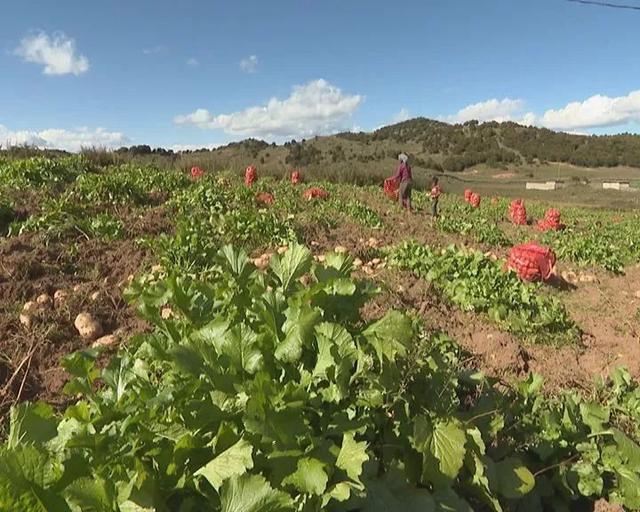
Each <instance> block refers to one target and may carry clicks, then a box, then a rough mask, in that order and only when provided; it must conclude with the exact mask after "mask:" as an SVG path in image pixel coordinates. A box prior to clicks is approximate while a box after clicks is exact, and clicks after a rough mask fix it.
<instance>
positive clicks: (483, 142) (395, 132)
mask: <svg viewBox="0 0 640 512" xmlns="http://www.w3.org/2000/svg"><path fill="white" fill-rule="evenodd" d="M283 150H286V151H284V152H285V153H286V154H285V155H284V158H282V153H283ZM204 151H206V152H211V153H214V154H219V155H221V156H225V157H227V158H233V156H234V155H236V154H242V156H246V154H247V153H249V154H250V155H251V156H253V157H254V158H258V159H262V162H261V163H262V164H263V165H264V164H267V163H270V159H271V157H272V156H274V155H278V156H279V157H280V160H281V163H284V164H289V165H292V166H313V165H319V164H323V165H327V164H328V165H336V164H341V163H346V162H360V163H370V162H379V161H383V160H385V159H387V158H394V159H395V156H396V155H397V153H398V152H400V151H405V152H408V153H409V154H410V156H412V157H413V161H414V164H415V165H417V166H419V167H425V168H430V169H434V170H442V171H448V172H459V171H462V170H464V169H467V168H469V167H472V166H474V165H478V164H487V165H489V166H491V167H500V166H504V165H505V164H511V165H525V164H535V163H541V164H544V163H546V162H563V163H568V164H572V165H576V166H580V167H615V166H628V167H636V168H640V135H632V134H622V135H605V136H598V135H577V134H568V133H562V132H555V131H552V130H548V129H545V128H536V127H532V126H521V125H518V124H516V123H511V122H507V123H497V122H490V123H482V124H480V123H478V122H477V121H469V122H467V123H464V124H455V125H451V124H447V123H443V122H440V121H434V120H430V119H425V118H416V119H412V120H409V121H404V122H402V123H398V124H394V125H390V126H386V127H383V128H380V129H378V130H376V131H374V132H370V133H365V132H360V133H351V132H346V133H340V134H337V135H333V136H328V137H315V138H314V139H312V140H302V141H291V142H288V143H285V144H284V145H283V146H276V145H273V144H271V145H270V144H268V143H266V142H264V141H257V140H254V139H250V140H247V141H243V142H240V143H233V144H230V145H228V146H225V147H222V148H218V149H215V150H211V151H209V150H204ZM198 152H201V151H198Z"/></svg>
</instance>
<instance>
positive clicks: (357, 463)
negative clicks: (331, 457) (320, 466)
mask: <svg viewBox="0 0 640 512" xmlns="http://www.w3.org/2000/svg"><path fill="white" fill-rule="evenodd" d="M367 460H369V455H368V454H367V443H365V442H364V441H362V442H357V441H356V440H355V438H354V434H353V433H352V432H347V433H346V434H344V435H343V436H342V446H341V447H340V453H339V454H338V459H337V460H336V466H337V467H339V468H340V469H342V470H344V471H345V472H346V473H347V476H348V477H349V478H351V479H352V480H354V481H356V482H359V481H360V475H361V474H362V465H363V464H364V463H365V462H366V461H367Z"/></svg>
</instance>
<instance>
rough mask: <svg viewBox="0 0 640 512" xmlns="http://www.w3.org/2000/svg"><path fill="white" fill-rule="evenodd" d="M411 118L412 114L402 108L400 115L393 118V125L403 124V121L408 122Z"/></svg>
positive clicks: (397, 114)
mask: <svg viewBox="0 0 640 512" xmlns="http://www.w3.org/2000/svg"><path fill="white" fill-rule="evenodd" d="M410 118H411V112H409V110H408V109H406V108H404V107H403V108H401V109H400V111H399V112H398V113H396V114H395V115H394V116H393V117H392V118H391V122H392V123H401V122H402V121H407V120H408V119H410Z"/></svg>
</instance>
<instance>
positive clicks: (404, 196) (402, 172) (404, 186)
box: [393, 153, 413, 211]
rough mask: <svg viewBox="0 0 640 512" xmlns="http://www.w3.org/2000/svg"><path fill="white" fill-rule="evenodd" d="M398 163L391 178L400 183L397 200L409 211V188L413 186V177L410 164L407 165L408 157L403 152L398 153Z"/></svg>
mask: <svg viewBox="0 0 640 512" xmlns="http://www.w3.org/2000/svg"><path fill="white" fill-rule="evenodd" d="M398 160H399V161H400V165H399V166H398V170H397V171H396V174H395V175H394V176H393V179H394V180H396V181H398V182H399V183H400V189H399V190H398V202H399V204H400V207H401V208H406V209H407V210H409V211H411V189H412V188H413V179H412V176H411V166H410V165H409V157H408V156H407V155H405V154H404V153H400V154H399V155H398Z"/></svg>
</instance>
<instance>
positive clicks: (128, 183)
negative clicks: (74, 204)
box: [71, 165, 189, 205]
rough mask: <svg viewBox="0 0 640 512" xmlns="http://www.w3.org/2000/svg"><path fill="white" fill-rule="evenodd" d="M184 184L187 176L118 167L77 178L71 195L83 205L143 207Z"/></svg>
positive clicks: (177, 173)
mask: <svg viewBox="0 0 640 512" xmlns="http://www.w3.org/2000/svg"><path fill="white" fill-rule="evenodd" d="M188 183H189V180H188V178H187V176H186V175H185V174H183V173H179V172H177V171H167V170H159V169H156V168H153V167H139V166H134V165H121V166H117V167H110V168H108V169H107V170H105V171H103V172H100V173H90V174H84V175H82V176H79V177H78V179H77V181H76V183H75V186H74V188H73V190H72V191H71V194H72V196H73V197H74V198H75V199H78V200H80V201H83V202H86V203H93V204H95V203H107V204H113V203H128V204H134V205H145V204H150V203H153V202H154V194H165V193H166V194H169V193H173V192H175V191H176V190H180V189H182V188H185V187H186V186H187V185H188Z"/></svg>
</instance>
